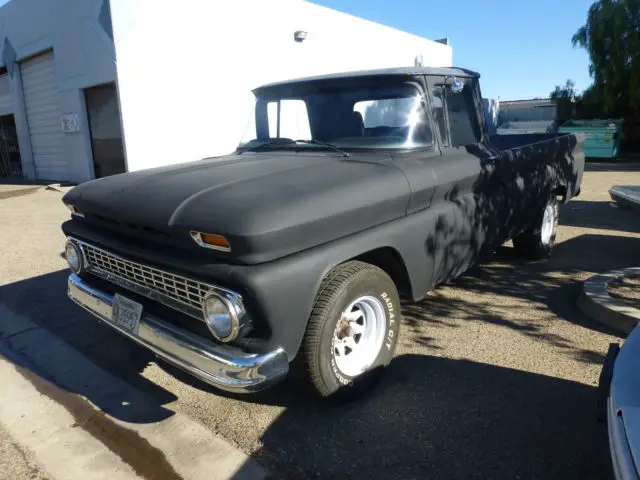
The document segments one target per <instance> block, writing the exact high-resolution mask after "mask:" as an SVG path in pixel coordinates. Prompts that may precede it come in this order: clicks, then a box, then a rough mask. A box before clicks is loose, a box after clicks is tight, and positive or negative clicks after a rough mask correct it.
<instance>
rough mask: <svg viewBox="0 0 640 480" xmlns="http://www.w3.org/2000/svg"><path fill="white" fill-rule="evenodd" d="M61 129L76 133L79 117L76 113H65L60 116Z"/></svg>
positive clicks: (78, 127)
mask: <svg viewBox="0 0 640 480" xmlns="http://www.w3.org/2000/svg"><path fill="white" fill-rule="evenodd" d="M61 123H62V131H63V132H64V133H76V132H79V131H80V118H79V117H78V114H77V113H65V114H64V115H62V117H61Z"/></svg>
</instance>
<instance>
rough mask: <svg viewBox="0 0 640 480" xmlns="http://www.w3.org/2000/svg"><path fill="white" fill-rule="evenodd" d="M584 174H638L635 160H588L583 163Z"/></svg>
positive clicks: (637, 165)
mask: <svg viewBox="0 0 640 480" xmlns="http://www.w3.org/2000/svg"><path fill="white" fill-rule="evenodd" d="M584 171H585V172H640V161H638V159H637V158H618V159H616V160H610V161H606V160H601V159H598V160H595V159H594V160H590V161H587V163H585V166H584Z"/></svg>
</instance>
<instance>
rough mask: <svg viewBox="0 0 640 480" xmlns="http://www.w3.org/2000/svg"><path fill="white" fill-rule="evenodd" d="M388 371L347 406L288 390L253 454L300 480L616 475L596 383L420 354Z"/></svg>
mask: <svg viewBox="0 0 640 480" xmlns="http://www.w3.org/2000/svg"><path fill="white" fill-rule="evenodd" d="M389 370H390V371H389V372H387V375H386V378H385V380H384V381H383V382H382V384H381V385H379V386H378V388H377V389H376V390H375V391H374V392H373V394H372V395H371V396H369V397H367V398H365V399H362V400H358V401H355V402H351V403H347V404H344V405H333V404H322V403H320V401H314V400H313V399H311V398H307V397H306V396H300V395H296V393H295V392H289V393H288V396H289V401H290V403H289V406H288V408H287V409H286V410H285V411H284V413H283V414H282V415H281V416H280V417H278V418H277V419H276V420H275V421H274V422H273V423H272V424H271V426H270V427H269V428H268V429H267V431H265V433H264V434H263V435H262V442H263V447H262V449H261V450H260V451H259V452H258V453H257V454H256V457H258V458H259V459H260V460H262V461H263V462H265V463H267V464H272V465H274V467H275V468H276V470H278V471H285V472H289V473H290V477H289V476H288V477H287V478H299V479H304V478H341V479H342V478H374V479H389V478H397V479H409V478H415V479H423V478H429V479H439V478H442V479H453V478H465V479H468V478H482V479H486V478H500V479H515V478H518V479H528V478H545V479H546V478H562V479H606V478H610V477H611V475H610V461H609V451H608V446H607V441H606V427H605V426H604V425H603V424H599V423H598V422H597V421H596V416H595V412H596V410H595V408H596V389H595V388H593V387H589V386H586V385H582V384H579V383H575V382H570V381H566V380H560V379H557V378H551V377H546V376H542V375H536V374H531V373H527V372H522V371H517V370H511V369H507V368H501V367H496V366H492V365H486V364H480V363H475V362H471V361H466V360H452V359H444V358H438V357H432V356H421V355H404V356H400V357H398V358H396V359H395V360H394V361H393V363H392V365H391V366H390V367H389ZM302 465H304V466H305V467H304V468H303V467H301V466H302Z"/></svg>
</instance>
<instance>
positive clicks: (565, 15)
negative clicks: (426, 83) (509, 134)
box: [311, 0, 593, 100]
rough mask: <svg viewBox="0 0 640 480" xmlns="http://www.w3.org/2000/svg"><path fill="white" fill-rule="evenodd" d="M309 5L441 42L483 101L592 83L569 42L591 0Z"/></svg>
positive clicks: (337, 0)
mask: <svg viewBox="0 0 640 480" xmlns="http://www.w3.org/2000/svg"><path fill="white" fill-rule="evenodd" d="M311 1H312V3H316V4H318V5H324V6H325V7H329V8H333V9H335V10H339V11H341V12H345V13H349V14H351V15H355V16H357V17H361V18H365V19H367V20H371V21H374V22H377V23H382V24H384V25H388V26H390V27H393V28H396V29H398V30H403V31H405V32H409V33H413V34H415V35H419V36H421V37H425V38H428V39H430V40H436V39H438V38H444V37H448V38H449V43H450V45H451V46H452V48H453V65H454V66H456V67H464V68H469V69H471V70H474V71H477V72H479V73H480V75H481V78H480V88H481V90H482V96H483V97H485V98H494V99H497V98H498V97H499V98H500V100H519V99H526V98H533V97H548V96H549V93H551V91H552V90H553V89H554V87H555V86H556V85H564V83H565V81H566V80H567V79H569V78H570V79H572V80H573V81H574V82H575V84H576V89H577V90H578V91H579V92H580V91H582V90H584V89H586V88H587V87H588V86H589V85H590V84H591V78H590V77H589V56H588V54H587V53H586V51H585V50H582V49H580V48H573V46H572V45H571V37H572V36H573V34H574V33H575V32H576V30H578V28H580V27H581V26H582V25H584V23H585V21H586V18H587V11H588V9H589V7H590V6H591V4H592V3H593V1H592V0H531V1H522V0H515V1H514V0H311ZM424 60H425V65H428V63H427V61H428V59H427V58H425V59H424Z"/></svg>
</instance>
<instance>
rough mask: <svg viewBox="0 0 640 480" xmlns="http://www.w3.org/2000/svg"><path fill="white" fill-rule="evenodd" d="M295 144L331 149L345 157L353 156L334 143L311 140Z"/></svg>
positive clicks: (297, 141)
mask: <svg viewBox="0 0 640 480" xmlns="http://www.w3.org/2000/svg"><path fill="white" fill-rule="evenodd" d="M295 142H296V143H306V144H308V145H321V146H323V147H327V148H330V149H331V150H333V151H334V152H338V153H340V154H342V156H343V157H350V156H351V154H350V153H349V152H345V151H344V150H342V149H341V148H338V147H336V146H335V145H334V144H332V143H327V142H321V141H320V140H314V139H311V140H295Z"/></svg>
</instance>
